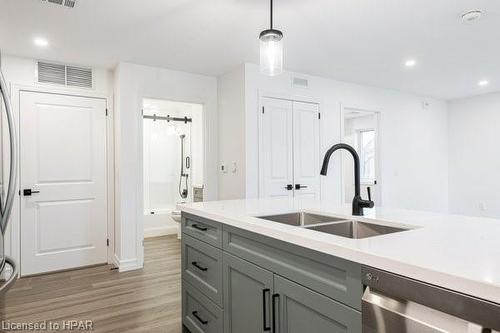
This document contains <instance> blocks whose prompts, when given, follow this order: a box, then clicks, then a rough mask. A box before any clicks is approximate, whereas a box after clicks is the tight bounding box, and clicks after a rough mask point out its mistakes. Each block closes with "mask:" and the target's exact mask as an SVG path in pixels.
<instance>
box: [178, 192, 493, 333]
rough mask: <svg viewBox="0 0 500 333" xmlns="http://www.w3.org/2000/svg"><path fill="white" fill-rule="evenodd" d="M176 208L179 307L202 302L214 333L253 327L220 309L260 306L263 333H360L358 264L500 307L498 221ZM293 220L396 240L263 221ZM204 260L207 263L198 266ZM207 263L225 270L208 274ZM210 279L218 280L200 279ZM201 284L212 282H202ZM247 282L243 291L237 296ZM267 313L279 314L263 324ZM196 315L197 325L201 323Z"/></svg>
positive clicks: (269, 204)
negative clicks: (343, 225) (330, 223)
mask: <svg viewBox="0 0 500 333" xmlns="http://www.w3.org/2000/svg"><path fill="white" fill-rule="evenodd" d="M179 208H180V209H181V210H182V212H183V214H184V218H183V251H184V252H183V278H184V280H185V281H186V283H184V281H183V286H185V287H186V288H184V289H185V293H184V294H183V301H185V304H186V305H189V306H190V305H192V303H193V302H196V301H197V300H199V299H204V300H205V298H206V301H207V302H206V304H210V306H212V305H213V309H215V310H220V311H219V316H220V318H219V322H218V323H219V325H220V326H219V327H218V328H216V329H215V330H213V331H214V332H222V331H224V332H231V331H233V332H236V331H237V330H235V327H237V325H239V324H241V323H243V325H250V324H251V323H247V322H245V320H243V319H241V320H240V319H238V318H234V316H231V314H230V313H228V311H230V308H228V307H227V306H225V305H226V304H232V303H231V302H246V301H248V302H250V301H251V300H252V299H260V304H261V305H262V303H264V309H263V310H262V309H261V308H262V306H259V307H257V304H253V305H252V304H249V306H248V309H249V311H250V309H252V308H258V309H259V310H258V311H260V312H259V313H261V314H260V317H262V318H261V319H262V320H261V321H262V322H259V323H258V325H260V326H262V327H261V331H266V330H267V329H268V328H269V330H271V329H273V328H272V326H273V325H280V328H281V330H280V331H285V332H286V331H287V330H286V327H283V325H287V323H288V324H289V323H291V322H293V319H294V318H295V317H296V318H297V322H294V327H298V325H301V323H306V324H307V325H311V324H313V323H314V324H315V325H318V326H317V327H318V328H319V329H322V328H328V329H332V327H331V325H337V326H338V325H340V326H339V327H342V329H340V328H339V331H348V332H357V331H360V330H361V327H360V318H361V315H360V312H361V296H362V292H363V287H362V282H361V267H362V265H366V266H370V267H374V268H377V269H380V270H383V271H387V272H391V273H394V274H397V275H400V276H403V277H408V278H411V279H415V280H418V281H422V282H426V283H428V284H431V285H436V286H441V287H444V288H446V289H449V290H453V291H456V292H459V293H462V294H466V295H471V296H474V297H477V298H479V299H484V300H488V301H490V302H493V303H499V304H500V260H499V259H498V258H500V246H499V244H500V221H497V220H492V219H485V218H474V217H464V216H457V215H446V214H437V213H429V212H420V211H408V210H399V209H389V208H382V207H376V208H374V209H367V210H365V216H364V217H355V218H354V217H353V216H351V215H350V206H345V207H335V206H332V205H330V204H329V203H327V202H322V201H314V200H307V199H305V200H304V199H303V200H300V199H292V200H290V199H247V200H232V201H218V202H202V203H194V204H188V205H182V206H179ZM296 212H307V213H310V214H319V215H321V216H330V217H332V218H336V219H339V220H346V221H350V220H356V221H360V222H367V223H374V224H376V225H379V226H383V227H386V228H388V229H391V228H396V229H395V230H397V232H390V233H385V234H380V235H375V236H373V237H366V238H349V237H345V236H339V235H335V234H331V233H326V232H321V231H318V230H319V229H318V230H313V229H311V228H307V227H300V226H296V225H290V224H287V223H280V222H274V221H270V220H269V219H264V218H262V217H263V216H270V215H272V216H275V215H278V214H286V213H296ZM204 229H206V230H204ZM200 235H203V236H200ZM203 237H205V238H203ZM203 255H206V256H207V258H200V256H203ZM198 259H200V260H198ZM193 263H194V264H193ZM207 263H208V264H207ZM210 264H212V265H214V267H218V266H217V265H219V264H220V267H221V269H220V270H219V269H218V268H217V269H210V268H209V267H205V266H204V265H210ZM188 266H189V268H188ZM196 266H199V267H196ZM249 269H250V270H251V272H249ZM207 270H211V271H216V273H217V274H216V275H213V276H210V277H209V276H203V274H205V273H203V272H206V271H207ZM219 272H220V274H219ZM208 275H210V274H208ZM200 276H201V277H200ZM245 276H246V278H244V277H245ZM206 278H208V279H209V281H203V279H206ZM245 282H246V283H247V284H248V287H247V288H243V290H235V289H236V288H234V286H237V285H238V286H241V285H243V284H244V283H245ZM231 283H233V285H231ZM252 284H253V285H252ZM193 285H194V287H193ZM253 287H254V288H253ZM252 288H253V289H252ZM273 288H274V289H273ZM277 288H278V289H279V290H278V291H279V292H277V290H276V289H277ZM257 290H261V291H262V294H261V295H259V297H260V298H255V297H252V295H253V294H254V293H255V292H256V291H257ZM276 295H277V296H276ZM280 295H281V296H280ZM232 296H234V298H233V299H231V297H232ZM280 297H282V298H286V299H288V300H289V302H288V303H287V302H285V301H283V300H280V299H279V298H280ZM275 298H276V301H277V302H278V304H287V307H288V311H287V312H286V313H287V314H288V316H289V318H279V316H280V315H281V316H283V315H284V314H285V312H282V310H283V309H282V307H283V306H281V308H278V309H276V308H275ZM299 298H300V300H301V301H302V302H298V300H299ZM267 299H269V301H267ZM332 302H333V303H332ZM188 303H189V304H188ZM250 303H251V302H250ZM299 303H300V304H299ZM327 305H328V306H327ZM239 308H242V305H239ZM325 308H326V309H328V310H327V311H326V310H325V311H326V312H322V310H321V309H325ZM215 310H214V311H212V312H217V311H215ZM272 310H274V311H277V312H278V313H279V314H275V315H269V316H267V314H268V313H270V312H272ZM294 311H295V315H293V313H294ZM307 311H309V312H307ZM192 312H193V311H191V312H190V314H192ZM223 312H225V314H224V315H223ZM195 314H196V316H194V318H195V320H196V321H197V322H198V324H199V323H200V322H201V323H203V322H207V320H206V318H201V317H200V316H201V315H200V314H199V313H195ZM197 317H200V318H197ZM268 317H271V318H272V319H273V320H272V321H271V320H270V318H268ZM228 318H229V319H228ZM275 318H278V319H277V320H278V321H279V323H278V324H276V323H275ZM325 318H327V319H328V318H330V319H331V320H330V319H328V320H327V319H325ZM184 319H185V318H183V320H184ZM231 319H232V320H231ZM322 320H323V321H322ZM211 322H212V323H213V322H215V321H214V320H211ZM223 328H224V329H223ZM191 330H193V329H192V328H191ZM204 331H206V332H209V331H210V330H204ZM299 331H300V330H299Z"/></svg>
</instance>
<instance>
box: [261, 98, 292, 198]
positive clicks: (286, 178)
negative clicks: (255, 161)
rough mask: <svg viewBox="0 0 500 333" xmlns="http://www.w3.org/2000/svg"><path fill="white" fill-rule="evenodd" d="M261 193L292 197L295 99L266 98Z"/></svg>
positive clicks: (262, 116) (262, 128)
mask: <svg viewBox="0 0 500 333" xmlns="http://www.w3.org/2000/svg"><path fill="white" fill-rule="evenodd" d="M262 102H263V110H262V112H263V113H262V114H261V133H260V140H261V142H260V158H261V163H260V165H261V166H260V168H261V172H260V174H261V177H260V190H259V191H260V196H261V197H293V127H292V126H293V112H292V102H291V101H286V100H281V99H274V98H263V101H262Z"/></svg>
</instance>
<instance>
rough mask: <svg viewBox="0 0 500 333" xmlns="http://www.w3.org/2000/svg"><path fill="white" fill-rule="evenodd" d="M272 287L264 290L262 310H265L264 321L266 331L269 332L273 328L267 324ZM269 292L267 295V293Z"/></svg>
mask: <svg viewBox="0 0 500 333" xmlns="http://www.w3.org/2000/svg"><path fill="white" fill-rule="evenodd" d="M270 292H271V290H270V289H267V288H266V289H263V290H262V310H263V316H262V318H263V321H264V332H269V331H270V330H271V326H267V305H266V304H267V299H268V297H269V293H270ZM266 294H267V295H266Z"/></svg>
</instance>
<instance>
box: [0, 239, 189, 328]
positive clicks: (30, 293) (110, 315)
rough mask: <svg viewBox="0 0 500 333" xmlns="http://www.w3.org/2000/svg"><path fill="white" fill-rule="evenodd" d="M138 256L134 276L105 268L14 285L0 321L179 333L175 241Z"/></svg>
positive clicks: (153, 244)
mask: <svg viewBox="0 0 500 333" xmlns="http://www.w3.org/2000/svg"><path fill="white" fill-rule="evenodd" d="M144 253H145V258H144V269H143V270H140V271H132V272H125V273H119V272H118V271H117V270H111V269H110V268H111V267H110V266H107V265H106V266H98V267H92V268H85V269H80V270H73V271H67V272H60V273H54V274H48V275H41V276H36V277H29V278H23V279H20V280H18V281H17V282H16V284H15V285H14V286H13V287H12V288H11V290H10V291H9V292H7V294H6V295H5V297H4V299H3V301H2V304H0V318H2V320H3V321H4V322H5V321H7V322H16V323H20V322H43V321H47V322H58V323H62V321H63V320H83V321H84V320H92V321H93V327H94V330H93V332H168V333H170V332H171V333H177V332H181V331H182V330H181V266H180V263H181V261H180V258H181V247H180V241H179V240H177V238H176V237H175V236H167V237H158V238H150V239H146V240H145V242H144ZM0 331H2V328H1V323H0ZM63 331H64V330H59V331H58V332H63ZM74 331H75V330H74ZM74 331H73V332H74ZM2 332H4V331H2Z"/></svg>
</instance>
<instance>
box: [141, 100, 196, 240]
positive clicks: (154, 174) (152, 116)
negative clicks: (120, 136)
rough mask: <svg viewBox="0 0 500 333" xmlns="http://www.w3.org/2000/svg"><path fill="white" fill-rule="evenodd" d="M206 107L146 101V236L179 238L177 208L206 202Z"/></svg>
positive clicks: (144, 131) (144, 115)
mask: <svg viewBox="0 0 500 333" xmlns="http://www.w3.org/2000/svg"><path fill="white" fill-rule="evenodd" d="M203 147H204V146H203V105H202V104H195V103H184V102H176V101H168V100H159V99H143V163H144V165H143V170H144V175H143V176H144V199H143V200H144V237H156V236H161V235H168V234H172V233H176V232H177V234H178V236H179V237H180V212H179V211H178V210H177V208H176V206H177V204H179V203H185V202H193V201H195V202H196V201H203V188H204V170H203V166H204V163H203V161H204V156H203V151H204V150H203Z"/></svg>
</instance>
